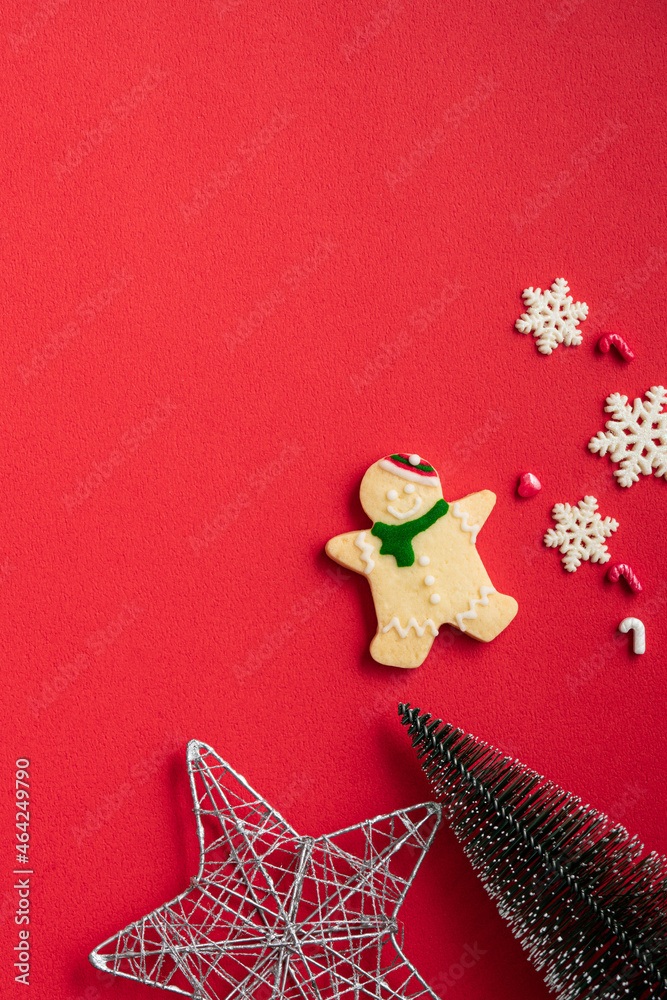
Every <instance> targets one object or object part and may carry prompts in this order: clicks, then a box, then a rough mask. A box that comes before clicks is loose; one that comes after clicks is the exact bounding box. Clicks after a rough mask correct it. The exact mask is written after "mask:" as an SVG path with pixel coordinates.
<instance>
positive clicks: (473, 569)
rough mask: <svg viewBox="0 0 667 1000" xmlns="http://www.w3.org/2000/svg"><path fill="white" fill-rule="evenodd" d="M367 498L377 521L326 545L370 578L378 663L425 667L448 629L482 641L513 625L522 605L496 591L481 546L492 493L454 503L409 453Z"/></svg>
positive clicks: (387, 468) (385, 470) (373, 475)
mask: <svg viewBox="0 0 667 1000" xmlns="http://www.w3.org/2000/svg"><path fill="white" fill-rule="evenodd" d="M359 496H360V499H361V506H362V507H363V508H364V510H365V512H366V513H367V514H368V516H369V518H370V519H371V521H372V522H373V526H372V527H371V528H367V529H366V530H364V531H347V532H346V533H345V534H344V535H336V537H335V538H332V539H331V540H330V541H329V542H327V546H326V551H327V554H328V555H329V556H330V557H331V558H332V559H333V560H335V562H337V563H340V565H341V566H345V567H347V568H348V569H351V570H354V572H355V573H363V574H364V575H365V576H367V577H368V582H369V583H370V586H371V592H372V594H373V601H374V602H375V611H376V613H377V618H378V629H377V633H376V635H375V638H374V639H373V641H372V643H371V647H370V652H371V656H372V657H373V659H374V660H377V662H378V663H386V664H387V665H389V666H394V667H418V666H419V665H420V664H421V663H423V662H424V660H425V659H426V657H427V656H428V653H429V650H430V648H431V646H432V645H433V640H434V639H435V637H436V636H437V634H438V628H439V627H440V626H441V625H444V624H448V625H453V626H454V627H455V628H458V629H460V630H461V632H466V633H468V635H471V636H473V638H475V639H479V640H481V641H482V642H489V641H490V640H491V639H494V638H495V637H496V636H497V635H498V634H499V633H500V632H502V630H503V629H504V628H505V627H506V626H507V625H509V623H510V622H511V621H512V619H513V618H514V616H515V614H516V613H517V609H518V605H517V602H516V601H515V600H514V598H513V597H508V595H507V594H499V593H498V591H497V590H496V589H495V587H494V586H493V584H492V583H491V580H490V579H489V575H488V573H487V572H486V569H485V568H484V564H483V562H482V560H481V559H480V556H479V554H478V552H477V546H476V544H475V543H476V541H477V535H478V533H479V530H480V528H481V527H482V525H483V524H484V522H485V521H486V519H487V517H488V516H489V514H490V513H491V510H492V509H493V505H494V504H495V502H496V497H495V494H494V493H491V491H490V490H482V491H481V492H480V493H471V494H470V496H467V497H464V498H463V499H462V500H458V501H457V502H456V503H452V504H449V503H447V501H446V500H444V499H443V496H442V488H441V486H440V479H439V477H438V473H437V472H436V471H435V469H434V468H433V466H431V465H428V464H427V463H426V462H424V461H423V460H422V459H421V458H420V456H419V455H402V454H401V455H387V456H386V458H382V459H380V461H379V462H376V463H375V464H374V465H372V466H371V467H370V469H368V471H367V472H366V474H365V476H364V478H363V479H362V481H361V487H360V490H359Z"/></svg>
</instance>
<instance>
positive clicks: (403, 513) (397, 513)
mask: <svg viewBox="0 0 667 1000" xmlns="http://www.w3.org/2000/svg"><path fill="white" fill-rule="evenodd" d="M421 507H422V498H421V497H415V502H414V503H413V505H412V507H410V509H409V510H396V508H395V507H392V505H391V504H389V506H388V507H387V510H388V511H389V513H390V514H392V515H393V517H396V518H398V520H399V521H404V520H405V518H406V517H414V515H415V514H418V513H419V511H420V510H421Z"/></svg>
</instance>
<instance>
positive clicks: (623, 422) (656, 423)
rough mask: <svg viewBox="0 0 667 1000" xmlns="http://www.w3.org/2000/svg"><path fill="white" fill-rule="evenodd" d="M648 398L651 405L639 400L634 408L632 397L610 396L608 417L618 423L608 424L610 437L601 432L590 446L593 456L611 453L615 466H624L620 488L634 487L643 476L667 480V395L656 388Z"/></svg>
mask: <svg viewBox="0 0 667 1000" xmlns="http://www.w3.org/2000/svg"><path fill="white" fill-rule="evenodd" d="M646 398H647V400H648V403H645V402H644V400H643V399H639V398H638V399H635V401H634V404H633V405H632V406H630V405H629V403H628V397H627V396H621V394H620V393H618V392H614V393H612V395H611V396H607V405H606V406H605V408H604V409H605V413H613V415H614V417H615V419H614V420H608V421H607V423H606V424H605V427H606V428H607V431H606V433H603V431H598V432H597V434H596V435H595V437H594V438H591V439H590V441H589V442H588V447H589V449H590V450H591V451H592V452H595V453H596V454H598V455H606V454H607V453H608V454H609V458H610V459H611V460H612V462H620V466H619V468H618V469H615V470H614V475H615V476H616V480H617V482H618V484H619V486H632V484H633V483H636V482H638V481H639V474H640V473H642V475H644V476H650V475H651V473H652V472H655V475H656V476H658V477H659V476H667V410H662V405H663V403H664V402H665V400H666V399H667V392H666V391H665V389H664V387H663V386H661V385H654V386H651V388H650V389H649V390H648V391H647V393H646Z"/></svg>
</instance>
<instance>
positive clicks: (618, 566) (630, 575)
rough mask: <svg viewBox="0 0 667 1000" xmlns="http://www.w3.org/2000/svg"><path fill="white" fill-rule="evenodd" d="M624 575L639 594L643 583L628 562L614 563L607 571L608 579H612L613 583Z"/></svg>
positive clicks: (632, 588) (631, 587)
mask: <svg viewBox="0 0 667 1000" xmlns="http://www.w3.org/2000/svg"><path fill="white" fill-rule="evenodd" d="M622 576H624V577H625V579H626V580H627V581H628V583H629V585H630V589H631V590H633V591H634V592H635V594H638V593H639V592H640V590H641V589H642V585H641V583H640V582H639V580H638V579H637V574H636V573H635V571H634V570H633V569H632V567H631V566H628V564H627V563H614V565H613V566H610V567H609V570H608V572H607V579H608V580H611V582H612V583H617V581H618V580H619V578H620V577H622Z"/></svg>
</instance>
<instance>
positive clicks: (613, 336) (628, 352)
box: [598, 333, 635, 361]
mask: <svg viewBox="0 0 667 1000" xmlns="http://www.w3.org/2000/svg"><path fill="white" fill-rule="evenodd" d="M612 344H613V345H614V347H615V348H616V350H617V351H618V353H619V354H620V355H621V357H622V358H625V360H626V361H632V359H633V358H634V356H635V352H634V351H633V350H632V349H631V348H630V347H629V346H628V342H627V341H626V340H624V339H623V337H621V335H620V333H603V334H602V336H601V337H600V339H599V340H598V347H599V348H600V350H601V351H602V353H603V354H607V352H608V351H609V348H610V347H611V345H612Z"/></svg>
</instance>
